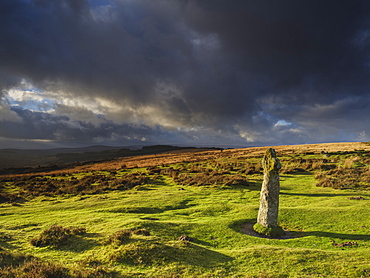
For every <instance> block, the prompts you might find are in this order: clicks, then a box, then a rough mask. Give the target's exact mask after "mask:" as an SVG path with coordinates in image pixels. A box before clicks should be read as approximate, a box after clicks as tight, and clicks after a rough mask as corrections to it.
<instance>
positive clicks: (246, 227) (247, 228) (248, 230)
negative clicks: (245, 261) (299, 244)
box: [241, 223, 303, 239]
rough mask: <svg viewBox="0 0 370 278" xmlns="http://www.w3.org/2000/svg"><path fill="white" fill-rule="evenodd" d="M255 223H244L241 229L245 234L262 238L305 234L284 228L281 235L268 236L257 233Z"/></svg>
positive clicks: (287, 237) (282, 237) (293, 236)
mask: <svg viewBox="0 0 370 278" xmlns="http://www.w3.org/2000/svg"><path fill="white" fill-rule="evenodd" d="M253 225H254V223H243V224H242V227H241V231H242V233H243V234H246V235H249V236H254V237H260V238H270V239H291V238H297V237H302V236H303V235H302V234H300V233H297V232H292V231H288V230H284V232H285V234H284V235H283V236H281V237H278V238H276V237H268V236H265V235H262V234H259V233H257V232H256V231H255V230H254V229H253Z"/></svg>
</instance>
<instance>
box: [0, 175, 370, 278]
mask: <svg viewBox="0 0 370 278" xmlns="http://www.w3.org/2000/svg"><path fill="white" fill-rule="evenodd" d="M260 178H261V177H260V176H258V175H255V176H252V177H251V178H250V182H249V184H248V185H245V184H244V185H240V186H238V185H235V186H221V187H220V186H217V187H213V186H203V187H199V186H184V185H182V186H179V185H176V184H175V183H173V179H171V178H165V177H164V178H163V179H161V182H160V183H159V182H158V183H152V184H146V185H141V186H138V187H135V188H133V189H131V190H127V191H122V192H121V191H114V192H107V193H102V194H95V195H84V196H67V195H65V196H58V197H53V196H50V197H45V196H40V197H36V198H34V199H32V200H30V201H28V202H24V203H17V204H16V205H15V204H14V203H13V204H9V203H4V204H1V216H0V217H1V218H0V248H1V249H0V254H1V256H0V265H1V266H2V271H3V274H4V275H9V277H11V275H12V271H13V273H16V272H17V271H18V272H19V273H21V272H22V271H23V272H24V270H25V269H27V266H28V267H30V265H31V266H33V267H34V266H35V265H36V266H37V265H38V264H40V265H41V266H40V267H42V268H47V267H49V268H50V269H54V270H55V271H61V272H63V273H64V274H63V275H64V276H63V275H62V276H60V277H368V276H369V274H370V252H369V251H370V235H369V234H370V220H369V219H370V212H369V209H368V208H369V205H370V194H369V191H359V190H357V191H353V190H340V191H339V190H335V189H332V188H322V187H316V186H315V183H316V182H315V180H314V177H313V174H311V173H307V172H306V173H299V174H283V175H282V176H281V196H280V198H281V199H280V223H279V224H280V226H282V227H283V228H284V229H285V230H286V231H287V232H288V234H289V237H287V238H286V239H268V238H260V237H254V236H251V235H248V234H246V233H244V232H245V231H243V227H245V223H250V224H254V223H255V222H256V217H257V212H258V207H259V190H260V184H261V180H260ZM358 196H361V197H362V198H355V199H353V197H358ZM55 225H57V226H58V227H71V226H74V227H80V228H85V229H86V233H84V234H83V235H81V236H80V235H77V236H71V237H68V239H66V240H64V241H63V240H62V241H61V242H58V244H57V245H53V244H50V245H47V244H46V245H42V246H40V247H37V246H33V245H32V244H31V243H32V240H33V239H35V238H36V239H37V238H40V235H43V234H45V230H48V229H50V228H51V227H53V226H54V227H55ZM135 231H145V232H135ZM185 235H186V236H188V237H189V238H190V240H189V241H181V240H179V238H180V237H182V236H185ZM332 240H334V241H335V242H336V243H341V242H356V243H357V245H353V246H351V247H343V248H341V247H338V246H336V245H333V242H332ZM30 258H33V259H30ZM35 258H36V259H37V262H36V261H32V260H35ZM11 266H12V267H11ZM9 267H10V268H9ZM45 271H46V270H45ZM68 275H69V276H68ZM0 276H1V275H0ZM5 277H6V276H5ZM14 277H17V276H14ZM19 277H22V276H19ZM34 277H44V276H34ZM45 277H48V276H45ZM50 277H53V276H50ZM55 277H57V276H55Z"/></svg>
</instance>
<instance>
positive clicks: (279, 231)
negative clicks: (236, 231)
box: [253, 223, 285, 238]
mask: <svg viewBox="0 0 370 278" xmlns="http://www.w3.org/2000/svg"><path fill="white" fill-rule="evenodd" d="M253 229H254V230H255V231H256V232H257V233H259V234H261V235H265V236H268V237H270V238H280V237H282V236H283V235H284V234H285V232H284V230H283V228H281V227H280V226H277V227H271V228H268V227H265V226H262V225H261V224H258V223H256V224H254V225H253Z"/></svg>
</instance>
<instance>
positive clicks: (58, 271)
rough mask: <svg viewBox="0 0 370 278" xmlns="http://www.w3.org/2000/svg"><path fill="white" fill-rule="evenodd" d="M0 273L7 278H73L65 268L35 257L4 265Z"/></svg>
mask: <svg viewBox="0 0 370 278" xmlns="http://www.w3.org/2000/svg"><path fill="white" fill-rule="evenodd" d="M0 274H1V277H7V278H30V277H32V278H49V277H50V278H51V277H53V278H73V276H72V275H71V274H70V271H69V270H68V269H67V268H65V267H62V266H61V265H59V264H55V263H50V262H44V261H40V260H37V259H32V260H29V261H25V262H24V263H23V264H21V265H19V266H8V267H5V268H3V269H2V270H1V272H0Z"/></svg>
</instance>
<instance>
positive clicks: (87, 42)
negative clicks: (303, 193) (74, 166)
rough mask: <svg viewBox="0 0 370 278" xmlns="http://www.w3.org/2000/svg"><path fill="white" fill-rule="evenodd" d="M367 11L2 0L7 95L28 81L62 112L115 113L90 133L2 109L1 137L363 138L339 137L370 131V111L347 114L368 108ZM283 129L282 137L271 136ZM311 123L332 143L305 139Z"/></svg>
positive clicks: (84, 125) (356, 0) (287, 0)
mask: <svg viewBox="0 0 370 278" xmlns="http://www.w3.org/2000/svg"><path fill="white" fill-rule="evenodd" d="M369 7H370V5H369V3H368V1H365V0H353V1H344V0H343V1H342V0H338V1H318V0H312V1H291V0H279V1H272V0H268V1H252V0H243V1H242V0H234V1H225V0H212V1H211V0H209V1H207V0H189V1H185V0H182V1H180V0H178V1H175V0H174V1H168V0H156V1H149V0H137V1H130V0H127V1H124V0H111V1H108V0H107V1H93V0H91V1H87V0H54V1H47V0H2V1H1V2H0V37H1V40H2V41H1V44H0V86H1V88H0V89H1V90H3V92H2V94H3V95H4V96H5V95H6V94H5V91H6V90H7V89H8V88H9V87H11V86H15V85H17V84H20V82H21V80H22V79H27V80H28V81H29V82H32V83H33V84H34V86H36V87H38V88H39V89H44V90H45V91H54V92H59V97H60V99H63V98H69V99H74V98H76V99H78V98H86V97H89V98H91V99H106V100H109V101H110V102H111V103H114V104H116V105H117V106H121V107H122V109H116V110H113V109H112V110H111V111H110V110H109V107H108V106H107V107H108V108H106V109H105V110H104V113H105V115H104V116H102V118H99V119H98V120H97V118H96V117H94V116H92V117H91V118H94V119H95V122H91V121H88V120H84V119H88V118H89V117H90V116H89V115H90V114H89V113H93V112H91V111H90V112H89V111H86V109H87V108H86V109H85V110H83V109H81V107H75V106H70V107H69V108H67V107H64V108H63V109H62V106H58V107H56V109H55V111H54V114H50V115H48V114H47V113H37V112H32V111H29V110H24V111H23V112H22V108H21V107H18V108H17V110H14V109H13V110H11V109H10V108H9V104H6V103H5V102H4V101H3V104H2V107H3V110H4V111H5V112H2V114H4V115H5V116H3V118H4V119H5V120H4V121H3V122H2V123H1V125H2V132H3V134H2V135H1V136H3V137H7V136H8V137H12V136H13V137H14V138H15V137H17V136H18V137H19V138H20V137H25V138H47V139H51V140H54V139H63V140H64V139H68V138H69V139H71V140H73V139H74V138H75V139H76V138H78V140H86V141H88V140H91V138H102V140H104V138H105V139H107V138H112V137H114V136H118V138H123V136H124V134H125V133H126V134H127V136H126V138H136V139H137V140H140V138H145V140H151V141H157V142H160V141H162V142H163V141H166V140H168V141H171V140H172V141H174V142H181V141H182V142H185V141H186V142H199V141H200V140H203V141H204V142H207V139H206V138H209V140H210V141H212V140H214V142H216V141H218V142H221V141H223V142H221V143H225V142H231V141H232V142H237V143H239V142H243V141H244V142H245V141H248V142H282V143H284V140H288V139H289V140H291V141H292V142H293V141H294V142H308V141H312V140H316V139H315V137H314V136H313V135H312V133H315V130H317V133H316V134H318V135H319V136H321V138H324V139H325V140H332V139H331V138H333V136H334V137H335V136H338V135H337V134H338V132H337V130H339V131H340V130H342V131H343V134H345V133H348V131H350V132H353V133H356V132H365V133H366V132H367V133H368V134H370V129H369V128H368V127H367V126H366V125H365V124H358V126H357V127H356V130H352V129H353V126H351V125H350V124H349V122H350V121H351V119H352V120H353V119H356V120H358V119H357V118H355V117H357V116H358V115H359V113H363V118H364V119H366V117H368V116H369V113H370V112H368V111H369V110H368V109H367V106H366V105H365V106H359V107H358V106H356V105H355V104H354V103H353V102H352V104H347V105H343V103H344V102H346V101H347V100H348V99H350V97H352V99H353V98H355V99H356V103H361V102H367V101H369V97H368V96H369V88H370V84H369V83H370V78H369V65H370V57H369V53H370V35H369V34H370V33H369V32H370V31H369V30H370V27H369V24H370V21H369V20H370V18H369V14H370V10H369ZM54 97H55V94H54ZM329 107H331V108H329ZM333 107H335V108H333ZM356 107H357V108H356ZM315 109H316V110H315ZM338 109H341V110H340V113H338V111H339V110H338ZM352 109H357V110H356V111H360V112H358V113H353V112H351V111H352ZM72 110H74V111H72ZM325 111H326V112H325ZM15 112H17V115H18V116H17V117H16V115H15ZM27 113H28V114H27ZM58 113H59V114H58ZM130 113H131V115H129V114H130ZM2 114H1V113H0V116H1V115H2ZM337 114H340V115H341V117H336V118H337V119H338V120H337V121H335V120H333V119H335V117H334V118H333V115H337ZM9 115H11V116H9ZM26 115H27V116H26ZM80 116H83V117H82V118H81V117H80ZM45 117H46V118H45ZM79 117H80V120H78V119H79ZM11 119H13V120H14V119H18V122H17V123H14V125H18V127H16V126H12V123H11V122H10V121H9V120H11ZM19 119H22V122H20V121H19ZM81 119H82V120H81ZM109 119H114V123H113V122H112V121H110V120H109ZM117 119H120V120H117ZM134 119H135V121H136V122H134ZM281 119H284V120H286V121H287V122H288V123H291V125H289V124H287V125H279V124H278V125H276V123H277V122H278V120H281ZM344 119H345V120H344ZM0 120H1V119H0ZM318 122H320V123H322V124H323V125H325V126H328V127H330V128H328V130H330V132H328V133H330V134H326V133H325V127H322V128H321V127H320V128H318V127H317V128H316V129H315V127H314V125H315V124H317V123H318ZM139 126H140V128H138V127H139ZM331 128H333V130H332V129H331ZM125 130H126V132H125ZM274 132H278V135H273V134H274ZM31 134H32V135H31ZM117 134H118V135H117ZM130 134H131V135H130ZM207 136H208V137H207ZM274 136H275V138H274ZM341 136H342V135H341ZM62 137H63V138H62ZM342 138H343V140H350V138H349V137H345V136H343V137H342ZM69 139H68V140H69ZM136 139H135V140H136ZM324 139H323V140H324ZM76 140H77V139H76ZM127 140H129V139H127ZM197 140H198V141H197ZM319 140H321V139H317V140H316V141H319ZM203 141H202V142H203Z"/></svg>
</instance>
